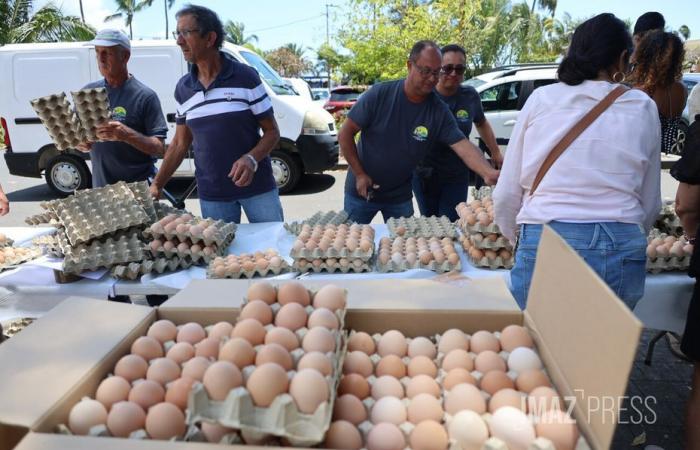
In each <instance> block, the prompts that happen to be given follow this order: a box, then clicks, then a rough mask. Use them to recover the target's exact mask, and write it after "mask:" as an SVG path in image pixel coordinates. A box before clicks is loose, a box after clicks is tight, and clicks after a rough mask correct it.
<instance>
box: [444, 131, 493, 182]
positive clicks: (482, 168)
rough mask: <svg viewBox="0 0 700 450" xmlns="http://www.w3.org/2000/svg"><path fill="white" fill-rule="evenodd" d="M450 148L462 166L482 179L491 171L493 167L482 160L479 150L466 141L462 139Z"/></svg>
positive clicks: (482, 155)
mask: <svg viewBox="0 0 700 450" xmlns="http://www.w3.org/2000/svg"><path fill="white" fill-rule="evenodd" d="M451 147H452V149H453V150H454V151H455V152H456V153H457V155H458V156H459V157H460V159H461V160H462V161H464V164H466V165H467V167H469V168H470V169H471V170H473V171H474V172H476V173H477V174H479V176H481V177H482V178H486V177H487V176H488V175H489V174H490V173H491V172H492V171H493V167H491V165H490V164H489V162H488V161H487V160H486V158H484V154H483V153H482V152H481V150H479V149H478V148H476V146H474V144H472V143H471V142H469V140H468V139H462V140H461V141H459V142H457V143H456V144H453V145H452V146H451Z"/></svg>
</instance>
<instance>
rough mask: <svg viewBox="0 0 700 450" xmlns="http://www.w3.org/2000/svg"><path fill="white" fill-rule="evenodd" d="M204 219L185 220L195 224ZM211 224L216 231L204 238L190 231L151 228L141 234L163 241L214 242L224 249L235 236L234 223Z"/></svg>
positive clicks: (206, 243) (204, 243)
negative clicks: (179, 231) (168, 230)
mask: <svg viewBox="0 0 700 450" xmlns="http://www.w3.org/2000/svg"><path fill="white" fill-rule="evenodd" d="M204 220H205V219H202V218H199V217H194V218H192V220H190V221H188V222H187V225H197V224H199V223H200V222H203V221H204ZM212 226H214V227H215V228H216V232H215V233H214V235H213V236H211V237H208V238H205V237H204V236H194V235H193V234H192V233H189V232H188V233H177V232H163V233H154V232H153V231H152V230H151V229H149V228H147V229H145V230H144V231H143V235H144V236H145V237H147V238H149V239H161V240H163V241H173V240H175V239H177V240H178V241H179V242H185V241H188V240H189V242H191V243H192V244H200V245H202V244H203V245H212V244H216V246H217V247H218V248H219V249H222V250H226V248H227V247H228V246H229V244H230V243H231V242H232V241H233V239H234V238H235V236H236V228H237V227H236V224H235V223H233V222H224V221H223V220H216V221H214V222H213V223H212Z"/></svg>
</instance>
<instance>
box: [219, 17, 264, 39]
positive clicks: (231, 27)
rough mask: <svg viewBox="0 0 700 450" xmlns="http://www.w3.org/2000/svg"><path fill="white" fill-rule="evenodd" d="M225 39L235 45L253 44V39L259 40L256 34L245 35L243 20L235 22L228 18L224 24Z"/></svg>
mask: <svg viewBox="0 0 700 450" xmlns="http://www.w3.org/2000/svg"><path fill="white" fill-rule="evenodd" d="M224 39H225V40H226V42H230V43H232V44H235V45H246V44H252V43H253V41H255V42H258V36H257V35H255V34H251V35H248V36H246V35H245V25H244V24H243V22H234V21H233V20H227V21H226V24H225V25H224Z"/></svg>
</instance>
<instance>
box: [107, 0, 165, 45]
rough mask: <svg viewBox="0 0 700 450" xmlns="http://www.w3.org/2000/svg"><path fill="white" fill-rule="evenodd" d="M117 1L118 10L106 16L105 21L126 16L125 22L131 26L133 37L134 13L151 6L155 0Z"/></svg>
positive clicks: (130, 36)
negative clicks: (132, 23)
mask: <svg viewBox="0 0 700 450" xmlns="http://www.w3.org/2000/svg"><path fill="white" fill-rule="evenodd" d="M115 2H116V3H117V11H116V12H115V13H114V14H112V15H109V16H107V17H105V20H104V21H105V22H109V21H110V20H114V19H119V18H120V17H124V22H125V23H126V25H128V26H129V38H131V39H133V38H134V30H133V28H132V27H131V22H132V21H133V20H134V14H136V13H137V12H139V11H141V10H142V9H144V8H146V7H148V6H151V3H153V0H140V1H138V2H137V0H115Z"/></svg>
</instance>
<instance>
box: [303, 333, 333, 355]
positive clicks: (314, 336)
mask: <svg viewBox="0 0 700 450" xmlns="http://www.w3.org/2000/svg"><path fill="white" fill-rule="evenodd" d="M301 346H302V348H303V349H304V351H305V352H321V353H328V352H334V351H335V336H334V335H333V333H332V332H330V331H329V330H328V328H324V327H316V328H312V329H310V330H309V332H308V333H306V335H305V336H304V339H303V340H302V342H301Z"/></svg>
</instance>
